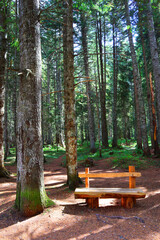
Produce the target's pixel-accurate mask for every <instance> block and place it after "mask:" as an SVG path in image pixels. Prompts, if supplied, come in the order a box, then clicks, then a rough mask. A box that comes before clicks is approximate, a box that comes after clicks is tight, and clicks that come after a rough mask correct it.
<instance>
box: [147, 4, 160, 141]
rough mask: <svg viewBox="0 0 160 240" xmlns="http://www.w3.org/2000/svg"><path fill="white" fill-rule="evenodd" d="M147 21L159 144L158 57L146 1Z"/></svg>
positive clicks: (152, 24) (159, 83)
mask: <svg viewBox="0 0 160 240" xmlns="http://www.w3.org/2000/svg"><path fill="white" fill-rule="evenodd" d="M147 7H148V12H147V21H148V33H149V42H150V51H151V59H152V66H153V75H154V80H155V92H156V102H157V120H158V142H160V61H159V56H158V46H157V41H156V36H155V29H154V21H153V15H152V8H151V1H150V0H147Z"/></svg>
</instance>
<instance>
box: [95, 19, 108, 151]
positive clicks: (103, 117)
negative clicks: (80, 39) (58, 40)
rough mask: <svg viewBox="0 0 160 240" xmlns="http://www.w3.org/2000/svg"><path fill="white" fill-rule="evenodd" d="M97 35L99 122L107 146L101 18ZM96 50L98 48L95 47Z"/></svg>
mask: <svg viewBox="0 0 160 240" xmlns="http://www.w3.org/2000/svg"><path fill="white" fill-rule="evenodd" d="M97 33H98V34H97V37H98V42H99V51H100V70H101V75H100V76H101V77H100V78H99V80H100V81H99V90H100V104H101V122H102V145H103V146H104V147H108V129H107V119H106V84H105V81H104V74H103V58H102V26H101V19H100V20H97ZM97 50H98V48H97Z"/></svg>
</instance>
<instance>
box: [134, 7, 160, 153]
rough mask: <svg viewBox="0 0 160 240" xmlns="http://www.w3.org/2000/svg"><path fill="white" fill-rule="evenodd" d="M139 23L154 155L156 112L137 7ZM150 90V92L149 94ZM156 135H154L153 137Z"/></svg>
mask: <svg viewBox="0 0 160 240" xmlns="http://www.w3.org/2000/svg"><path fill="white" fill-rule="evenodd" d="M138 7H139V5H138ZM139 22H140V26H139V29H140V37H141V42H142V50H143V60H144V70H145V77H146V85H147V100H148V108H149V119H150V135H151V143H152V148H153V149H154V152H155V154H156V153H158V151H159V149H158V139H157V123H156V112H155V107H154V94H153V87H152V79H151V74H150V79H149V78H148V69H147V60H146V51H145V45H144V37H143V32H142V26H141V22H142V17H141V12H140V7H139ZM151 90H152V92H151ZM155 133H156V135H155Z"/></svg>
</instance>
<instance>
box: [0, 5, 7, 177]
mask: <svg viewBox="0 0 160 240" xmlns="http://www.w3.org/2000/svg"><path fill="white" fill-rule="evenodd" d="M0 24H1V25H0V27H1V31H0V177H9V172H8V171H7V169H6V168H5V167H4V147H3V144H4V139H3V133H4V125H3V124H4V99H5V66H6V54H7V46H6V41H7V32H6V30H7V6H6V2H5V1H1V2H0Z"/></svg>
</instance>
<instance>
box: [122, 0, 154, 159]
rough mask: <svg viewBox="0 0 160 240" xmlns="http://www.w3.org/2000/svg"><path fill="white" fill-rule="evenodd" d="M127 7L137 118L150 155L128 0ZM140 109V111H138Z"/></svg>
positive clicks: (146, 150) (145, 147) (145, 152)
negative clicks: (136, 99) (137, 105)
mask: <svg viewBox="0 0 160 240" xmlns="http://www.w3.org/2000/svg"><path fill="white" fill-rule="evenodd" d="M125 9H126V21H127V26H128V38H129V44H130V50H131V57H132V65H133V78H134V85H135V88H136V91H137V98H138V104H139V108H138V107H137V109H136V112H137V115H138V116H137V119H138V118H139V119H140V124H141V134H142V141H143V151H144V154H145V155H149V147H148V137H147V127H146V115H145V109H144V102H143V97H142V85H141V78H140V73H139V69H138V62H137V57H136V52H135V49H134V43H133V37H132V31H131V23H130V16H129V7H128V0H125ZM138 109H139V111H138Z"/></svg>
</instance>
